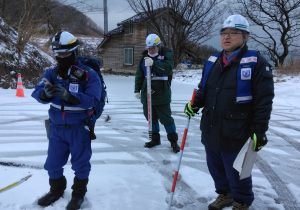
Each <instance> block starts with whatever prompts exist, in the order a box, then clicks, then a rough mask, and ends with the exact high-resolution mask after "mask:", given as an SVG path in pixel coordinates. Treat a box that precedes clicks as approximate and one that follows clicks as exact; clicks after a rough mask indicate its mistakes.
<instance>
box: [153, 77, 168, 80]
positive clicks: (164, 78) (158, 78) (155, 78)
mask: <svg viewBox="0 0 300 210" xmlns="http://www.w3.org/2000/svg"><path fill="white" fill-rule="evenodd" d="M151 80H168V77H152V78H151Z"/></svg>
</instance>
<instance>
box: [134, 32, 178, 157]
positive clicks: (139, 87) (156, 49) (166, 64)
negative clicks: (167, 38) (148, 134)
mask: <svg viewBox="0 0 300 210" xmlns="http://www.w3.org/2000/svg"><path fill="white" fill-rule="evenodd" d="M146 48H147V49H146V50H145V51H144V52H143V54H142V58H141V60H140V64H139V66H138V68H137V71H136V75H135V88H134V92H135V95H136V97H137V98H138V99H141V102H142V104H143V111H144V115H145V117H146V119H147V118H148V109H147V79H146V75H147V73H146V72H147V70H146V67H145V62H148V64H149V63H150V64H151V65H150V66H151V91H152V95H151V96H152V140H151V141H149V142H146V143H145V145H144V146H145V147H147V148H152V147H154V146H157V145H160V134H159V130H160V129H159V121H160V122H161V123H162V124H163V125H164V127H165V130H166V132H167V138H168V140H169V141H170V143H171V147H172V150H173V152H174V153H177V152H179V151H180V148H179V146H178V144H177V141H178V135H177V133H176V126H175V122H174V119H173V117H172V116H171V106H170V103H171V79H172V73H173V65H174V64H173V52H172V51H171V50H169V49H167V48H165V47H162V46H161V40H160V38H159V36H158V35H156V34H149V35H148V36H147V38H146Z"/></svg>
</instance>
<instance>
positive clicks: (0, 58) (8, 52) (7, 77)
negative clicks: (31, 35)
mask: <svg viewBox="0 0 300 210" xmlns="http://www.w3.org/2000/svg"><path fill="white" fill-rule="evenodd" d="M17 38H18V34H17V32H16V31H15V30H14V29H13V28H12V27H10V26H8V25H7V24H6V23H5V22H4V20H3V19H2V18H1V17H0V87H5V88H8V87H15V73H22V76H23V83H24V85H25V86H27V87H33V85H34V83H35V81H36V80H35V78H38V76H39V75H40V73H41V71H42V69H44V68H45V67H46V66H50V65H51V64H52V63H53V62H54V60H53V59H52V58H51V57H50V56H49V55H47V54H46V53H44V52H43V51H42V50H40V49H39V48H38V47H36V46H34V45H32V44H30V43H28V44H26V46H25V49H24V52H22V53H18V51H17V48H16V43H17Z"/></svg>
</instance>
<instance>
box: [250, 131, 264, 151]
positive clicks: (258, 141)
mask: <svg viewBox="0 0 300 210" xmlns="http://www.w3.org/2000/svg"><path fill="white" fill-rule="evenodd" d="M251 138H252V140H253V150H254V151H256V152H258V151H259V150H261V148H262V147H263V146H265V145H266V144H267V143H268V139H267V136H266V134H265V133H260V132H256V133H253V134H252V136H251Z"/></svg>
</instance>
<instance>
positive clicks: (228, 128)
mask: <svg viewBox="0 0 300 210" xmlns="http://www.w3.org/2000/svg"><path fill="white" fill-rule="evenodd" d="M248 122H249V120H248V114H247V113H245V112H226V113H225V114H224V118H223V122H222V137H223V138H226V139H232V140H233V139H243V138H244V137H245V135H246V133H247V132H248V126H249V123H248Z"/></svg>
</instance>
